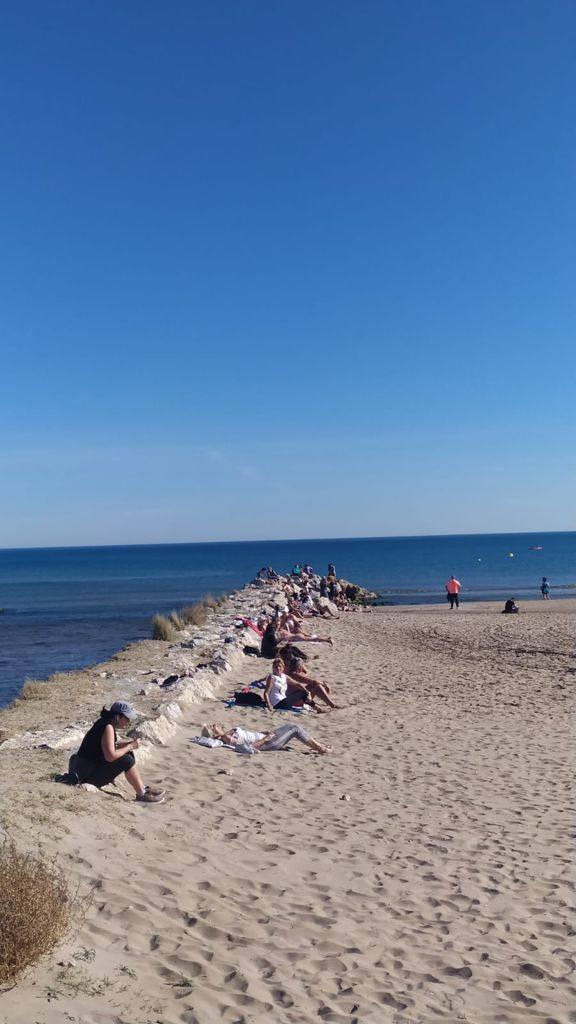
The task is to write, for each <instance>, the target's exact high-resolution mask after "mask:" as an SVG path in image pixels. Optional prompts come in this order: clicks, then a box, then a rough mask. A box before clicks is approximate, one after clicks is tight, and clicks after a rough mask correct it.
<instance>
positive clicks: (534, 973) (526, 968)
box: [520, 964, 544, 981]
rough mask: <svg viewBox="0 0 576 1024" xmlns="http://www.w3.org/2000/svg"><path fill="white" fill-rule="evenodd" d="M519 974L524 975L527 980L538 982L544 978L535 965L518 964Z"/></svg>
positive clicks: (542, 972)
mask: <svg viewBox="0 0 576 1024" xmlns="http://www.w3.org/2000/svg"><path fill="white" fill-rule="evenodd" d="M520 974H526V975H527V977H529V978H536V979H537V980H538V981H540V979H541V978H543V977H544V971H541V970H540V968H539V967H536V964H520Z"/></svg>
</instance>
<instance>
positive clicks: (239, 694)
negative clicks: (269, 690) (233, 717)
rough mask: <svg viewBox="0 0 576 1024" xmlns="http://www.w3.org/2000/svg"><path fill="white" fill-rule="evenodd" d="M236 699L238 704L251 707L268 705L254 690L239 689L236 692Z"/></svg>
mask: <svg viewBox="0 0 576 1024" xmlns="http://www.w3.org/2000/svg"><path fill="white" fill-rule="evenodd" d="M234 700H235V701H236V703H237V704H239V705H244V706H245V707H249V708H264V707H266V702H265V700H264V698H263V697H262V696H261V695H260V694H259V693H254V691H253V690H237V691H236V693H235V694H234Z"/></svg>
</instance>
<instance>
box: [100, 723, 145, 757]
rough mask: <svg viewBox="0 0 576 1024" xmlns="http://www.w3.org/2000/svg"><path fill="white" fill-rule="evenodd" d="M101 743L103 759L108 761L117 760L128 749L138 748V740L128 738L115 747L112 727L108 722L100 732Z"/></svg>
mask: <svg viewBox="0 0 576 1024" xmlns="http://www.w3.org/2000/svg"><path fill="white" fill-rule="evenodd" d="M101 744H102V753H103V754H104V760H105V761H108V763H110V762H112V761H118V760H119V759H120V758H121V757H124V754H127V753H128V751H129V750H138V747H139V746H140V741H139V740H129V741H128V742H126V743H122V744H120V745H119V746H118V747H117V746H116V745H115V743H114V729H113V727H112V725H111V724H110V723H109V724H108V725H107V726H106V728H105V729H104V732H103V733H102V740H101Z"/></svg>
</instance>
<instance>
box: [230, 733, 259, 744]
mask: <svg viewBox="0 0 576 1024" xmlns="http://www.w3.org/2000/svg"><path fill="white" fill-rule="evenodd" d="M265 735H266V733H265V732H250V731H249V730H248V729H233V730H232V732H231V733H230V736H231V738H232V739H233V740H234V742H235V743H247V744H248V745H249V746H252V744H253V743H256V741H257V740H263V739H264V737H265Z"/></svg>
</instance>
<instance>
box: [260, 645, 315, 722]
mask: <svg viewBox="0 0 576 1024" xmlns="http://www.w3.org/2000/svg"><path fill="white" fill-rule="evenodd" d="M264 700H265V702H266V707H267V708H268V711H289V710H290V709H291V708H294V707H303V705H304V704H309V705H312V703H313V702H312V698H311V696H310V693H309V692H308V690H307V689H306V687H305V686H302V685H301V684H300V683H293V682H292V680H289V679H288V677H287V675H286V673H285V672H284V662H283V661H282V658H274V661H273V663H272V672H271V673H270V675H269V676H268V678H267V679H266V686H265V688H264Z"/></svg>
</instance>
